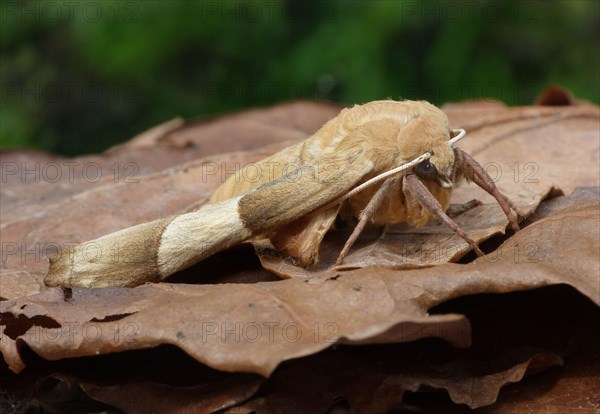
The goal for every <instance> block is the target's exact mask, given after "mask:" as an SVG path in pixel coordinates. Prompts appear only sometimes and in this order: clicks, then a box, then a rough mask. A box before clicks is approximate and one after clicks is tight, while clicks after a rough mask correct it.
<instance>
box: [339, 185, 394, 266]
mask: <svg viewBox="0 0 600 414" xmlns="http://www.w3.org/2000/svg"><path fill="white" fill-rule="evenodd" d="M396 184H398V177H392V178H388V179H387V180H386V181H384V182H383V184H382V185H381V187H380V188H379V190H377V192H376V193H375V195H374V196H373V198H371V200H370V201H369V203H368V204H367V206H366V207H365V209H364V210H363V211H361V213H360V215H359V221H358V224H357V225H356V227H355V228H354V231H353V232H352V234H351V235H350V237H349V238H348V240H347V241H346V244H344V248H343V249H342V251H341V253H340V255H339V256H338V258H337V261H336V263H335V264H336V265H337V266H339V265H341V264H342V263H344V258H345V257H346V255H347V254H348V252H349V251H350V248H351V247H352V246H353V245H354V243H356V240H357V239H358V236H360V234H361V233H362V231H363V230H364V228H365V226H366V225H367V223H368V222H369V220H371V219H372V218H373V216H374V215H375V212H376V211H377V210H378V209H379V207H381V204H382V203H383V201H384V200H385V198H386V197H388V196H389V194H390V191H391V190H392V188H394V186H395V185H396Z"/></svg>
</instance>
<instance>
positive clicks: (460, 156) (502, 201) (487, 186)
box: [454, 148, 520, 231]
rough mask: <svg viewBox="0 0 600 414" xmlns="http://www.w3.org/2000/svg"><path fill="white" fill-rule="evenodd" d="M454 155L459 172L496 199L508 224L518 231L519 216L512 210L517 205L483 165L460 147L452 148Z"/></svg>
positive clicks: (515, 208) (515, 209)
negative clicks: (501, 190)
mask: <svg viewBox="0 0 600 414" xmlns="http://www.w3.org/2000/svg"><path fill="white" fill-rule="evenodd" d="M454 157H455V162H454V165H455V166H457V167H458V168H460V172H461V173H462V174H463V175H464V176H465V178H466V179H467V180H470V181H473V182H474V183H475V184H477V185H478V186H479V187H481V188H482V189H483V190H485V191H486V192H487V193H488V194H490V195H491V196H492V197H494V198H495V199H496V201H498V204H499V205H500V208H502V211H504V214H506V217H507V218H508V221H509V223H510V226H511V227H512V229H513V230H514V231H519V230H520V227H519V218H518V216H517V215H516V214H515V213H514V212H513V210H514V211H515V212H518V210H517V207H516V206H515V205H514V204H513V202H512V201H510V199H509V198H508V197H506V196H505V195H504V194H502V193H501V192H500V190H498V187H496V184H494V181H493V180H492V178H491V177H490V176H489V175H488V173H486V172H485V170H484V169H483V167H482V166H481V165H480V164H479V163H478V162H477V161H476V160H475V159H474V158H473V157H471V156H470V155H469V154H468V153H467V152H465V151H463V150H461V149H460V148H454Z"/></svg>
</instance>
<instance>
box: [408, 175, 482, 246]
mask: <svg viewBox="0 0 600 414" xmlns="http://www.w3.org/2000/svg"><path fill="white" fill-rule="evenodd" d="M402 186H403V190H408V192H409V193H410V194H411V195H412V196H413V197H414V198H415V199H416V200H417V202H418V203H419V204H421V206H423V208H424V209H426V210H427V211H429V212H430V213H431V214H434V215H435V216H437V218H438V219H440V220H441V221H442V222H443V223H445V224H446V225H447V226H448V227H450V229H452V231H454V232H455V233H456V234H458V235H459V236H460V237H462V238H463V240H464V241H466V242H467V243H468V244H469V246H471V248H472V249H473V250H474V251H475V253H476V254H477V256H483V252H482V251H481V250H480V249H479V246H477V243H475V241H474V240H473V239H471V238H470V237H469V235H468V234H467V233H465V231H464V230H463V229H461V228H460V227H459V226H458V224H456V222H454V221H453V220H452V219H451V218H450V217H448V215H447V214H446V213H445V212H444V209H442V205H441V204H440V202H439V201H437V200H436V198H435V197H434V196H433V195H432V194H431V193H430V192H429V190H428V189H427V187H425V185H424V184H423V183H422V182H421V180H419V179H418V178H417V176H416V175H414V174H409V175H407V176H405V177H404V180H403V181H402Z"/></svg>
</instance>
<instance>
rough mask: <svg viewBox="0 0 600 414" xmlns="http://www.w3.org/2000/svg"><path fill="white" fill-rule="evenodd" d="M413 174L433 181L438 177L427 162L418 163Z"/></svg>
mask: <svg viewBox="0 0 600 414" xmlns="http://www.w3.org/2000/svg"><path fill="white" fill-rule="evenodd" d="M415 173H416V174H417V176H419V177H420V178H424V179H434V178H436V177H437V176H438V171H437V168H435V165H433V164H432V163H431V161H429V160H425V161H422V162H420V163H419V164H417V165H416V166H415Z"/></svg>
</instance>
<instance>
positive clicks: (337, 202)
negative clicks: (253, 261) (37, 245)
mask: <svg viewBox="0 0 600 414" xmlns="http://www.w3.org/2000/svg"><path fill="white" fill-rule="evenodd" d="M464 134H465V131H464V130H459V129H452V128H451V127H450V125H449V121H448V118H447V116H446V115H445V114H444V112H443V111H442V110H440V109H439V108H437V107H435V106H434V105H432V104H430V103H428V102H425V101H393V100H383V101H374V102H370V103H367V104H364V105H356V106H354V107H351V108H346V109H344V110H342V111H341V112H340V114H339V115H338V116H336V117H335V118H333V119H331V120H330V121H329V122H327V123H326V124H325V125H324V126H323V127H322V128H321V129H320V130H319V131H317V132H316V133H315V134H314V135H312V136H311V137H310V138H308V139H306V140H305V141H303V142H300V143H298V144H296V145H293V146H291V147H288V148H286V149H284V150H282V151H280V152H278V153H276V154H274V155H272V156H270V157H268V158H266V159H264V160H262V161H260V162H258V163H256V164H252V165H249V166H246V167H245V168H244V169H242V170H240V171H238V173H237V174H236V175H234V176H231V177H230V178H229V179H228V180H226V181H225V182H224V183H223V184H222V185H221V186H220V187H219V188H218V189H217V190H216V191H215V193H214V194H213V196H212V198H211V200H210V202H209V203H208V204H206V205H204V206H202V207H201V208H199V209H198V210H196V211H193V212H190V213H185V214H181V215H176V216H172V217H168V218H164V219H159V220H155V221H152V222H149V223H143V224H139V225H136V226H133V227H129V228H126V229H123V230H120V231H118V232H115V233H112V234H108V235H106V236H103V237H100V238H98V239H96V240H92V241H89V242H85V243H81V244H78V245H75V246H71V247H69V248H67V249H64V250H62V251H60V252H59V253H58V254H56V255H55V256H53V257H52V258H50V270H49V272H48V274H47V276H46V278H45V280H44V281H45V284H46V285H47V286H62V287H103V286H136V285H140V284H142V283H146V282H156V281H159V280H162V279H165V278H166V277H168V276H169V275H171V274H173V273H175V272H177V271H179V270H182V269H184V268H187V267H189V266H191V265H193V264H195V263H197V262H199V261H201V260H203V259H205V258H207V257H209V256H211V255H212V254H215V253H217V252H219V251H222V250H224V249H227V248H229V247H231V246H233V245H236V244H239V243H241V242H244V241H248V240H257V239H264V238H267V239H269V240H270V241H271V244H272V245H273V246H274V248H275V249H277V250H279V251H281V252H283V253H284V254H286V255H288V256H290V257H293V258H295V259H296V260H297V263H298V264H300V265H302V266H308V265H310V264H312V263H314V262H316V261H317V260H318V251H319V246H320V244H321V241H322V240H323V237H324V236H325V234H326V233H327V231H328V230H330V229H331V227H332V226H333V224H334V222H335V220H336V217H340V218H342V219H350V218H354V219H357V220H358V224H357V225H356V227H355V229H354V231H353V233H352V234H351V236H350V238H349V239H348V241H347V242H346V244H345V246H344V248H343V250H342V251H341V252H340V255H339V257H338V260H337V264H341V263H342V262H343V260H344V257H345V256H346V254H347V253H348V251H349V250H350V249H351V247H352V245H353V244H354V242H355V241H356V240H357V238H358V236H359V235H360V233H361V231H362V230H363V229H364V227H365V225H366V224H367V223H369V222H372V223H375V224H380V225H387V224H396V223H402V222H407V223H408V224H410V225H412V226H416V227H420V226H423V225H425V224H426V223H427V222H428V221H430V220H431V219H432V218H434V217H435V218H437V219H439V220H441V221H443V222H444V223H446V224H447V225H448V226H449V227H450V228H451V229H452V230H453V231H454V232H456V233H457V234H458V235H460V236H461V237H462V238H463V239H464V240H465V241H466V242H467V243H468V244H469V246H470V247H471V248H472V249H473V250H474V251H475V252H476V253H477V254H478V255H482V254H483V253H482V252H481V250H480V249H479V247H478V246H477V244H476V243H475V242H474V241H473V240H472V239H471V238H470V237H469V236H468V235H467V234H466V233H465V232H464V231H463V230H462V229H461V228H460V227H459V226H458V225H457V224H456V223H455V222H454V221H453V220H452V219H451V218H450V217H449V216H448V215H447V214H446V210H447V208H448V206H449V201H450V195H451V193H452V189H453V188H454V186H455V185H456V184H457V183H458V182H459V181H460V180H462V179H466V180H467V181H472V182H474V183H475V184H477V185H478V186H480V187H481V188H482V189H484V190H485V191H487V192H488V193H489V194H491V195H492V196H493V197H494V198H495V199H496V200H497V202H498V204H499V205H500V207H501V208H502V210H503V211H504V213H505V214H506V216H507V218H508V221H509V224H510V226H511V227H512V228H513V229H514V230H515V231H517V230H519V225H518V223H519V216H518V210H517V208H516V206H515V205H514V204H513V203H512V202H511V201H510V200H509V199H508V198H507V197H506V196H505V195H504V194H502V193H501V192H500V191H499V190H498V188H497V187H496V185H495V184H494V182H493V180H492V179H491V178H490V177H489V176H488V174H487V173H486V172H485V170H484V169H483V168H482V167H481V165H480V164H479V163H477V161H475V160H474V159H473V158H472V157H471V156H470V155H469V154H467V153H466V152H464V151H462V150H461V149H460V148H458V147H456V146H455V145H456V143H457V142H458V140H459V139H461V138H462V137H463V136H464ZM250 169H252V171H254V176H256V173H255V172H256V171H259V172H261V174H260V175H259V176H258V179H253V180H247V179H243V177H248V175H249V174H252V173H251V170H250ZM90 248H91V249H93V251H94V252H95V254H93V255H90V254H89V250H90ZM98 252H100V254H98ZM114 252H118V254H114Z"/></svg>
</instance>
